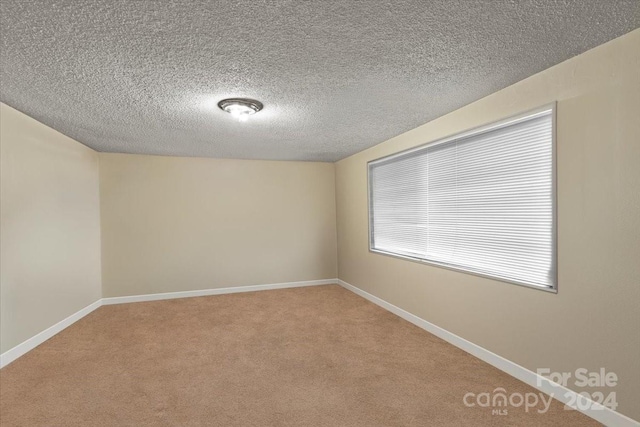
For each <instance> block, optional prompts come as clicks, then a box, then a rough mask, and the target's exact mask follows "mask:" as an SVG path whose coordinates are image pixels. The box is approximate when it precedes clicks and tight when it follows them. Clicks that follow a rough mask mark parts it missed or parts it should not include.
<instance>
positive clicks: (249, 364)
mask: <svg viewBox="0 0 640 427" xmlns="http://www.w3.org/2000/svg"><path fill="white" fill-rule="evenodd" d="M498 387H502V388H504V389H505V390H506V392H507V394H511V393H514V392H519V393H527V392H530V393H535V390H534V389H532V388H530V387H528V386H527V385H525V384H523V383H521V382H519V381H517V380H515V379H514V378H512V377H510V376H508V375H506V374H504V373H502V372H501V371H499V370H497V369H495V368H493V367H491V366H489V365H487V364H486V363H484V362H482V361H480V360H478V359H476V358H474V357H473V356H470V355H469V354H467V353H465V352H463V351H462V350H459V349H457V348H456V347H453V346H451V345H449V344H447V343H446V342H444V341H442V340H440V339H438V338H436V337H435V336H433V335H431V334H429V333H427V332H425V331H423V330H421V329H419V328H417V327H416V326H413V325H412V324H410V323H408V322H405V321H404V320H402V319H400V318H398V317H396V316H395V315H393V314H391V313H388V312H387V311H385V310H383V309H381V308H379V307H377V306H375V305H373V304H371V303H370V302H368V301H366V300H364V299H362V298H360V297H359V296H357V295H355V294H353V293H351V292H349V291H347V290H345V289H343V288H341V287H339V286H338V285H329V286H317V287H309V288H297V289H285V290H277V291H263V292H251V293H242V294H231V295H221V296H211V297H201V298H185V299H177V300H167V301H158V302H146V303H135V304H123V305H115V306H105V307H101V308H99V309H98V310H96V311H95V312H93V313H91V314H90V315H89V316H87V317H85V318H84V319H82V320H81V321H79V322H77V323H75V324H74V325H72V326H71V327H69V328H67V329H66V330H64V331H63V332H61V333H60V334H58V335H56V336H55V337H53V338H52V339H50V340H49V341H47V342H46V343H44V344H43V345H41V346H39V347H38V348H36V349H35V350H33V351H31V352H30V353H28V354H26V355H25V356H23V357H21V358H20V359H18V360H16V361H15V362H14V363H12V364H10V365H9V366H7V367H5V368H4V369H2V370H1V371H0V420H1V424H2V426H65V427H66V426H366V427H373V426H485V425H486V426H489V425H491V426H494V425H509V426H525V425H527V426H565V427H566V426H589V425H599V424H598V423H596V422H594V421H592V420H591V419H589V418H587V417H585V416H584V415H582V414H580V413H577V412H575V411H569V410H564V409H563V405H562V404H560V403H559V402H557V401H553V403H552V404H551V408H550V409H549V411H548V412H547V413H544V414H538V413H537V409H540V410H542V408H543V404H539V405H538V406H537V407H536V408H534V409H530V410H529V412H528V413H527V412H525V411H524V409H523V408H522V407H520V408H515V407H513V406H509V407H506V408H505V407H502V408H499V409H506V410H507V412H508V414H507V415H492V409H493V408H490V407H489V408H487V407H478V406H476V407H467V406H465V405H464V403H463V397H464V395H465V394H466V393H468V392H471V393H476V394H479V393H483V392H488V393H492V392H493V391H494V390H495V389H496V388H498ZM468 401H470V402H473V401H475V400H474V399H472V398H468Z"/></svg>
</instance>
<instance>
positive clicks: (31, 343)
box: [0, 279, 338, 368]
mask: <svg viewBox="0 0 640 427" xmlns="http://www.w3.org/2000/svg"><path fill="white" fill-rule="evenodd" d="M335 283H338V279H323V280H307V281H302V282H286V283H272V284H267V285H250V286H235V287H231V288H218V289H203V290H198V291H185V292H167V293H162V294H148V295H132V296H126V297H113V298H102V299H99V300H98V301H96V302H94V303H92V304H90V305H88V306H86V307H85V308H83V309H82V310H80V311H78V312H76V313H74V314H72V315H71V316H69V317H67V318H66V319H64V320H61V321H60V322H58V323H56V324H55V325H53V326H51V327H50V328H47V329H45V330H44V331H42V332H40V333H39V334H37V335H34V336H33V337H31V338H29V339H28V340H26V341H24V342H23V343H21V344H18V345H17V346H15V347H13V348H12V349H10V350H7V351H5V352H4V353H2V354H0V368H3V367H5V366H6V365H8V364H9V363H11V362H13V361H14V360H16V359H17V358H19V357H20V356H22V355H24V354H25V353H27V352H28V351H30V350H33V349H34V348H36V347H37V346H39V345H40V344H42V343H43V342H45V341H46V340H48V339H49V338H51V337H52V336H54V335H55V334H57V333H58V332H60V331H62V330H63V329H65V328H67V327H69V326H70V325H72V324H73V323H75V322H77V321H78V320H80V319H82V318H83V317H84V316H86V315H87V314H89V313H91V312H92V311H93V310H95V309H96V308H98V307H100V306H103V305H112V304H124V303H130V302H143V301H159V300H165V299H173V298H188V297H201V296H207V295H222V294H233V293H239V292H253V291H266V290H272V289H286V288H301V287H305V286H317V285H330V284H335Z"/></svg>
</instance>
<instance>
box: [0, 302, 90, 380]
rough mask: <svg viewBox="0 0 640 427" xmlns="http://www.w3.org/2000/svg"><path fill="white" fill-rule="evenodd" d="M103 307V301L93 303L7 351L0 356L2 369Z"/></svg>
mask: <svg viewBox="0 0 640 427" xmlns="http://www.w3.org/2000/svg"><path fill="white" fill-rule="evenodd" d="M101 305H102V300H98V301H96V302H94V303H91V304H89V305H88V306H86V307H85V308H83V309H82V310H79V311H77V312H75V313H73V314H72V315H71V316H69V317H67V318H66V319H64V320H61V321H59V322H58V323H56V324H55V325H53V326H51V327H49V328H47V329H45V330H44V331H42V332H40V333H39V334H37V335H34V336H32V337H31V338H29V339H28V340H26V341H24V342H22V343H21V344H18V345H17V346H15V347H13V348H12V349H10V350H7V351H5V352H4V353H2V354H0V368H4V367H5V366H6V365H8V364H9V363H11V362H13V361H14V360H16V359H17V358H18V357H20V356H22V355H23V354H25V353H27V352H28V351H31V350H33V349H34V348H36V347H37V346H39V345H40V344H42V343H43V342H45V341H46V340H48V339H49V338H51V337H52V336H54V335H55V334H57V333H58V332H60V331H62V330H63V329H65V328H68V327H69V326H71V325H72V324H74V323H75V322H77V321H78V320H80V319H82V318H83V317H84V316H86V315H87V314H89V313H91V312H92V311H93V310H95V309H96V308H98V307H100V306H101Z"/></svg>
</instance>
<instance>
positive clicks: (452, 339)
mask: <svg viewBox="0 0 640 427" xmlns="http://www.w3.org/2000/svg"><path fill="white" fill-rule="evenodd" d="M337 283H338V284H340V285H341V286H342V287H344V288H345V289H348V290H350V291H352V292H353V293H355V294H357V295H360V296H361V297H363V298H365V299H367V300H369V301H371V302H372V303H374V304H376V305H378V306H380V307H382V308H384V309H385V310H388V311H390V312H391V313H393V314H395V315H397V316H399V317H401V318H403V319H404V320H406V321H408V322H411V323H413V324H414V325H416V326H418V327H419V328H422V329H424V330H426V331H427V332H430V333H432V334H433V335H435V336H437V337H438V338H441V339H443V340H445V341H447V342H448V343H450V344H453V345H455V346H456V347H458V348H460V349H462V350H464V351H466V352H467V353H469V354H472V355H473V356H475V357H477V358H478V359H480V360H482V361H484V362H486V363H488V364H490V365H492V366H494V367H496V368H498V369H500V370H501V371H503V372H506V373H507V374H509V375H511V376H512V377H515V378H517V379H519V380H520V381H522V382H524V383H526V384H528V385H530V386H532V387H534V388H536V389H538V390H540V391H541V392H543V393H546V394H548V395H550V396H552V397H554V398H555V399H556V400H559V401H560V402H562V403H565V404H567V403H569V402H578V405H579V408H581V407H586V408H589V409H585V410H582V409H577V410H579V411H580V412H582V413H583V414H585V415H587V416H588V417H590V418H593V419H594V420H596V421H598V422H601V423H602V424H604V425H606V426H616V427H640V423H639V422H637V421H634V420H632V419H631V418H629V417H627V416H625V415H622V414H620V413H619V412H616V411H613V410H611V409H609V408H607V407H604V406H602V405H600V404H598V403H596V402H593V401H591V400H589V399H587V398H586V397H584V396H582V395H580V394H578V393H576V392H575V391H573V390H570V389H568V388H566V387H563V386H561V385H559V384H556V383H554V382H552V381H549V380H548V379H547V378H545V377H543V376H541V375H538V374H537V373H535V372H533V371H530V370H528V369H527V368H524V367H522V366H520V365H518V364H516V363H514V362H512V361H510V360H507V359H505V358H504V357H502V356H498V355H497V354H495V353H492V352H491V351H489V350H487V349H485V348H483V347H480V346H479V345H476V344H474V343H472V342H470V341H467V340H466V339H464V338H462V337H459V336H458V335H455V334H453V333H451V332H449V331H447V330H445V329H442V328H441V327H439V326H436V325H434V324H433V323H430V322H428V321H426V320H424V319H422V318H420V317H418V316H416V315H414V314H411V313H409V312H408V311H405V310H403V309H401V308H400V307H397V306H395V305H393V304H391V303H388V302H387V301H385V300H383V299H381V298H378V297H377V296H375V295H371V294H370V293H368V292H366V291H363V290H362V289H360V288H357V287H355V286H353V285H351V284H349V283H347V282H345V281H344V280H340V279H338V280H337ZM461 399H462V397H461Z"/></svg>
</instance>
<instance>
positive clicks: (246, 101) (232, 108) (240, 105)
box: [218, 98, 264, 121]
mask: <svg viewBox="0 0 640 427" xmlns="http://www.w3.org/2000/svg"><path fill="white" fill-rule="evenodd" d="M218 107H220V108H221V109H222V110H224V111H226V112H227V113H229V114H231V115H232V116H233V117H236V118H237V119H239V120H241V121H244V120H246V119H247V117H249V116H250V115H252V114H255V113H257V112H258V111H260V110H262V108H263V107H264V106H263V105H262V102H260V101H256V100H255V99H250V98H228V99H223V100H222V101H220V102H218Z"/></svg>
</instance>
